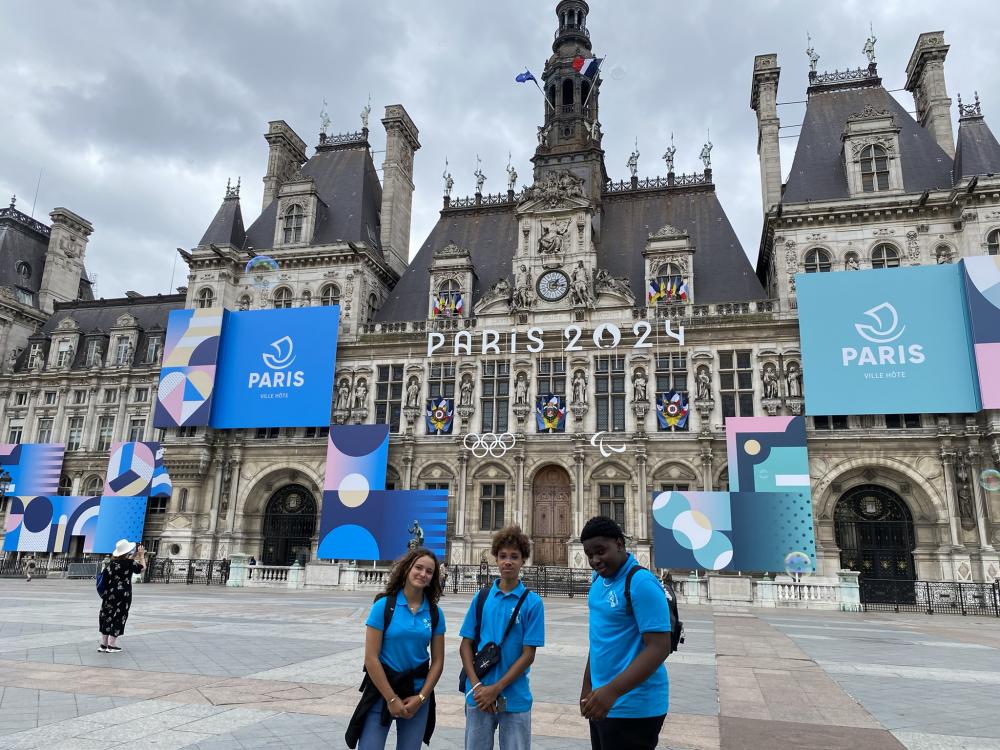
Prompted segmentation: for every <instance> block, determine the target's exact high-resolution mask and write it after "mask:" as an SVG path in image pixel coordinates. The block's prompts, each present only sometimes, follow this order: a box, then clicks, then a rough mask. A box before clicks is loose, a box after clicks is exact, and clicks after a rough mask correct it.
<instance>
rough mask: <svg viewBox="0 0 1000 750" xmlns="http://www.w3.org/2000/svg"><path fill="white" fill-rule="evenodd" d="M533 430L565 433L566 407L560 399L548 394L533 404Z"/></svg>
mask: <svg viewBox="0 0 1000 750" xmlns="http://www.w3.org/2000/svg"><path fill="white" fill-rule="evenodd" d="M535 428H536V429H537V430H538V432H565V431H566V407H565V406H564V405H563V403H562V398H561V397H560V396H556V395H554V394H552V393H549V394H547V395H545V396H539V397H538V401H537V403H536V404H535Z"/></svg>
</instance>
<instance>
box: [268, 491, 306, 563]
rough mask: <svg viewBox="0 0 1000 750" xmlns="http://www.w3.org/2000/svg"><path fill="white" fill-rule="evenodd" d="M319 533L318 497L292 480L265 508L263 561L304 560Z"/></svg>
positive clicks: (287, 561)
mask: <svg viewBox="0 0 1000 750" xmlns="http://www.w3.org/2000/svg"><path fill="white" fill-rule="evenodd" d="M314 533H316V500H315V498H313V496H312V493H311V492H310V491H309V490H307V489H306V488H305V487H303V486H302V485H300V484H289V485H287V486H285V487H282V488H281V489H280V490H278V491H277V492H275V493H274V494H273V495H271V499H270V500H268V501H267V507H266V508H265V510H264V527H263V536H264V544H263V546H262V548H261V553H260V563H261V565H291V564H292V563H293V562H294V561H295V560H298V561H299V562H300V563H302V564H304V563H305V562H306V561H307V560H308V559H309V552H310V547H311V545H312V537H313V534H314Z"/></svg>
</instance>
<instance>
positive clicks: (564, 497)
mask: <svg viewBox="0 0 1000 750" xmlns="http://www.w3.org/2000/svg"><path fill="white" fill-rule="evenodd" d="M531 497H532V500H531V502H532V516H531V531H532V541H533V542H534V553H533V557H532V560H531V562H532V564H533V565H559V566H565V565H566V564H567V562H568V560H569V551H568V548H567V545H566V543H567V542H568V541H569V532H570V529H569V525H570V517H571V513H570V510H571V508H570V505H571V503H570V482H569V474H567V473H566V470H565V469H563V468H561V467H559V466H547V467H545V468H544V469H542V470H541V471H540V472H538V474H536V475H535V481H534V482H533V483H532V486H531Z"/></svg>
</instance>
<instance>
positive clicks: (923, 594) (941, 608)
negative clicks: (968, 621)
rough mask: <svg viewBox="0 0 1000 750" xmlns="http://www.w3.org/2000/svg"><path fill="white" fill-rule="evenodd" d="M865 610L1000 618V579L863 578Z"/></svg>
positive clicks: (861, 584)
mask: <svg viewBox="0 0 1000 750" xmlns="http://www.w3.org/2000/svg"><path fill="white" fill-rule="evenodd" d="M860 587H861V606H862V609H863V610H864V611H865V612H924V613H926V614H929V615H933V614H953V615H987V616H990V617H1000V581H994V582H993V583H971V582H967V581H900V580H892V579H881V580H880V579H872V578H868V579H865V578H862V579H861V581H860Z"/></svg>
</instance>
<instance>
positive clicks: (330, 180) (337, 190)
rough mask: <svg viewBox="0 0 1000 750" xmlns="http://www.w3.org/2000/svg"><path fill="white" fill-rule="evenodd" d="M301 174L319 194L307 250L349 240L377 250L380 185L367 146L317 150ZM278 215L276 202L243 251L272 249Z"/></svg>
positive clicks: (248, 233) (357, 144) (260, 219)
mask: <svg viewBox="0 0 1000 750" xmlns="http://www.w3.org/2000/svg"><path fill="white" fill-rule="evenodd" d="M302 174H303V175H305V176H306V177H312V178H313V179H314V180H315V183H316V192H317V194H318V195H319V209H318V212H317V216H316V226H315V231H314V233H313V238H312V242H311V244H312V245H328V244H333V243H335V242H338V241H340V242H347V241H350V242H365V243H367V244H368V245H369V246H370V247H373V248H376V249H378V248H380V246H381V244H380V241H379V231H380V229H379V211H380V210H381V208H382V184H381V183H380V182H379V179H378V173H377V172H376V170H375V164H374V162H372V157H371V152H370V151H369V148H368V143H367V142H366V141H360V140H359V141H356V142H355V143H354V144H352V145H350V146H335V147H333V148H323V147H320V148H319V149H317V150H316V153H315V154H314V155H313V156H312V158H310V159H309V161H308V162H306V163H305V164H304V165H303V166H302ZM221 211H222V209H220V212H221ZM277 212H278V201H277V199H275V200H273V201H271V202H270V203H269V204H268V205H267V207H266V208H265V209H264V210H263V211H262V212H261V214H260V216H259V217H257V219H256V221H254V222H253V224H251V225H250V228H249V229H247V231H246V245H247V246H252V247H254V248H270V247H273V246H274V229H275V223H276V221H277ZM217 218H218V217H217ZM210 231H211V230H210ZM206 236H207V233H206Z"/></svg>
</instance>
